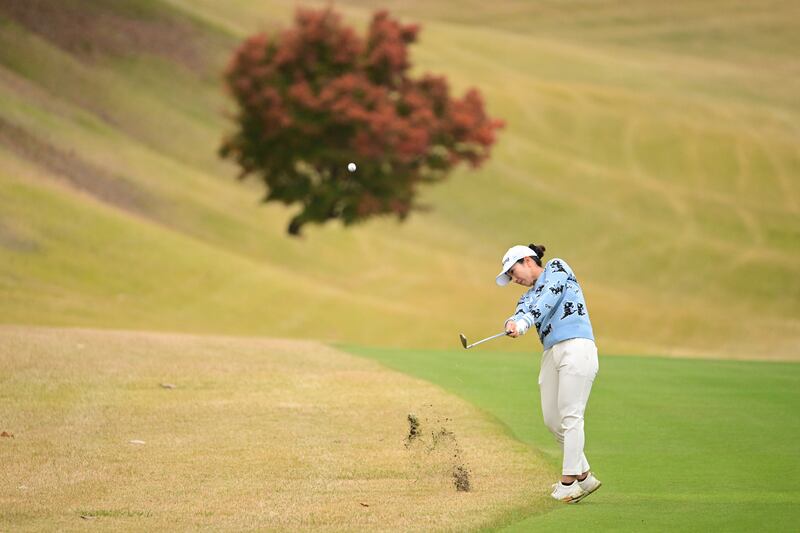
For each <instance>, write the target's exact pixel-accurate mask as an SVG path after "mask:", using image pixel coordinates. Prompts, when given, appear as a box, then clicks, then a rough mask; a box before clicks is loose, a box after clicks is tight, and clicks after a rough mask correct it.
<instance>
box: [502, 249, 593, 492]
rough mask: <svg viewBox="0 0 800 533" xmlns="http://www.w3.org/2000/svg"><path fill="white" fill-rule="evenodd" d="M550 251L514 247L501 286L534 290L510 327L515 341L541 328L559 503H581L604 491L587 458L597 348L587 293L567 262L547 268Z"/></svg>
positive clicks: (542, 377) (542, 381)
mask: <svg viewBox="0 0 800 533" xmlns="http://www.w3.org/2000/svg"><path fill="white" fill-rule="evenodd" d="M544 251H545V247H544V246H541V245H535V244H531V245H528V246H512V247H511V248H509V250H508V252H506V255H505V256H504V257H503V270H502V271H501V272H500V274H498V275H497V284H498V285H500V286H505V285H508V283H509V282H511V281H513V282H514V283H518V284H519V285H522V286H524V287H528V290H527V291H526V292H525V294H523V295H522V297H521V298H520V299H519V302H518V303H517V309H516V313H514V316H512V317H511V318H509V319H508V320H507V321H506V324H505V329H506V332H508V335H509V336H511V337H519V336H520V335H524V334H525V332H526V331H528V329H530V328H531V326H535V327H536V331H537V333H538V334H539V340H541V341H542V345H543V346H544V353H543V354H542V365H541V370H540V372H539V390H540V392H541V397H542V414H543V415H544V423H545V425H546V426H547V428H548V429H549V430H550V432H551V433H553V435H554V436H555V437H556V440H557V441H558V442H559V443H560V444H561V447H562V449H563V452H564V461H563V465H562V470H561V474H562V476H561V481H560V482H559V483H555V484H554V485H553V493H552V496H553V498H555V499H557V500H560V501H563V502H567V503H575V502H578V501H580V500H582V499H583V498H585V497H586V496H588V495H589V494H591V493H592V492H594V491H596V490H597V489H598V488H600V480H598V479H597V478H596V477H594V476H593V475H592V473H591V472H590V470H589V462H588V461H587V460H586V456H585V455H584V453H583V443H584V435H583V414H584V411H585V410H586V402H587V401H588V400H589V393H590V392H591V390H592V382H593V381H594V378H595V376H596V375H597V372H598V369H599V366H598V361H597V347H596V346H595V344H594V335H593V334H592V324H591V322H589V312H588V310H587V309H586V301H585V300H584V298H583V292H581V287H580V285H578V280H577V279H575V275H574V274H573V273H572V269H571V268H570V267H569V265H568V264H567V263H566V261H564V260H563V259H557V258H556V259H551V260H550V261H548V262H547V264H545V265H544V266H542V257H543V256H544Z"/></svg>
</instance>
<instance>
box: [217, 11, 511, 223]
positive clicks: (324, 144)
mask: <svg viewBox="0 0 800 533" xmlns="http://www.w3.org/2000/svg"><path fill="white" fill-rule="evenodd" d="M418 31H419V28H418V26H416V25H404V24H401V23H400V22H398V21H397V20H395V19H393V18H391V17H390V16H389V14H388V13H387V12H385V11H379V12H377V13H375V14H374V16H373V18H372V21H371V23H370V25H369V29H368V31H367V35H366V37H365V38H362V37H360V36H359V35H357V34H356V32H355V31H354V30H353V29H352V28H350V27H348V26H345V25H343V23H342V20H341V17H340V16H339V15H338V14H337V13H336V12H334V11H333V10H332V9H331V8H327V9H323V10H304V9H300V10H298V11H297V13H296V16H295V24H294V27H292V28H290V29H288V30H285V31H284V32H282V33H280V34H279V35H275V36H272V37H270V36H268V35H265V34H259V35H255V36H253V37H250V38H249V39H247V40H246V41H245V42H244V43H243V44H242V45H241V46H240V47H239V49H238V50H236V52H235V54H234V56H233V58H232V60H231V63H230V66H229V67H228V69H227V71H226V81H227V85H228V88H229V89H230V91H231V93H232V95H233V97H234V98H235V100H236V103H237V104H238V113H237V114H236V123H237V131H236V132H235V133H233V134H232V135H230V136H229V137H227V138H226V139H225V140H224V142H223V144H222V147H221V149H220V153H221V155H222V156H223V157H226V158H231V159H234V160H235V161H237V162H238V164H239V165H240V167H241V170H242V173H241V175H242V177H244V176H246V175H249V174H257V175H260V176H261V177H262V178H263V180H264V182H265V183H266V185H267V188H268V193H267V196H266V197H265V201H267V202H269V201H278V202H282V203H284V204H287V205H291V204H295V203H297V204H300V206H301V210H300V212H299V213H298V214H297V215H296V216H295V217H294V218H293V219H292V220H291V222H290V223H289V228H288V231H289V233H290V234H292V235H297V234H299V233H300V230H301V228H302V227H303V225H305V224H306V223H309V222H314V223H324V222H325V221H328V220H331V219H340V220H341V221H342V222H343V223H344V224H346V225H349V224H352V223H355V222H358V221H360V220H364V219H366V218H368V217H370V216H373V215H379V214H396V215H397V216H398V217H399V218H400V219H404V218H405V217H406V216H407V215H408V213H409V212H410V211H411V210H412V209H413V208H414V207H416V206H415V204H414V200H415V194H416V189H417V185H418V184H419V183H431V182H436V181H440V180H442V179H444V178H445V176H446V175H447V173H448V171H450V170H451V169H452V168H453V167H454V166H455V165H457V164H458V163H460V162H462V161H464V162H466V163H468V164H470V165H472V166H473V167H477V166H478V165H479V164H480V163H481V162H482V161H483V160H485V159H486V158H487V157H488V155H489V150H490V147H491V145H492V144H493V143H494V141H495V133H496V130H497V129H498V128H500V127H502V122H501V121H499V120H496V119H493V118H491V117H489V116H488V115H487V114H486V111H485V110H484V105H483V100H482V98H481V95H480V93H478V91H477V90H475V89H471V90H469V91H468V92H467V93H466V94H465V95H464V97H463V98H461V99H457V98H452V97H451V96H450V92H449V88H448V85H447V81H446V80H445V79H444V78H443V77H441V76H433V75H430V74H426V75H422V76H421V77H419V78H416V79H415V78H412V77H411V76H410V75H409V68H410V64H409V58H408V49H407V47H408V44H409V43H412V42H414V41H415V40H416V38H417V33H418ZM351 161H352V162H355V163H356V164H357V170H356V171H355V172H349V171H348V169H347V165H348V163H349V162H351Z"/></svg>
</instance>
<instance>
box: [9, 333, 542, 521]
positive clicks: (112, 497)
mask: <svg viewBox="0 0 800 533" xmlns="http://www.w3.org/2000/svg"><path fill="white" fill-rule="evenodd" d="M0 367H2V368H3V369H4V372H3V374H2V377H1V378H0V423H1V424H2V426H3V427H2V428H0V429H2V430H3V431H7V432H8V433H10V434H13V435H14V437H13V438H3V439H0V464H2V465H3V468H2V470H0V503H1V505H0V507H1V508H2V523H3V527H4V528H5V527H8V528H9V529H12V530H15V531H20V530H22V531H26V530H28V531H32V530H52V529H70V528H77V527H81V525H80V524H82V523H83V521H87V520H88V521H96V522H97V523H98V526H99V527H103V528H111V529H117V528H120V529H140V530H141V529H150V530H153V529H166V528H170V529H174V528H179V529H189V528H196V527H204V528H213V529H236V530H241V529H264V528H266V529H282V530H293V529H307V528H313V529H315V530H331V531H333V530H359V529H360V530H363V529H370V530H393V531H397V530H403V531H413V530H431V529H435V530H465V529H470V528H480V527H486V526H491V525H496V524H502V523H504V521H507V520H508V517H509V516H511V515H515V514H516V515H518V514H520V513H523V514H530V513H535V512H537V511H541V510H544V509H546V508H549V506H550V502H547V501H546V500H545V499H544V495H546V485H547V483H548V481H549V478H550V477H551V475H552V472H551V468H550V467H549V466H547V465H546V464H545V459H544V458H543V457H540V456H538V455H536V454H535V453H534V452H533V451H531V449H530V448H529V447H527V446H525V445H523V444H522V443H520V442H518V441H516V440H515V439H513V438H511V437H510V436H509V435H508V434H507V433H506V431H505V429H504V428H502V426H500V425H498V424H497V423H496V422H494V421H493V420H491V419H490V418H488V417H487V416H486V415H485V414H483V413H482V412H480V411H479V410H477V409H476V408H474V407H472V406H471V405H470V404H468V403H467V402H464V401H462V400H460V399H458V398H456V397H455V396H452V395H450V394H447V393H445V392H444V391H443V390H442V389H440V388H439V387H437V386H434V385H431V384H428V383H426V382H423V381H421V380H418V379H415V378H411V377H408V376H406V375H403V374H401V373H398V372H394V371H391V370H389V369H387V368H385V367H383V366H382V365H379V364H378V363H375V362H373V361H369V360H365V359H361V358H358V357H354V356H351V355H349V354H345V353H343V352H341V351H337V350H336V349H333V348H330V347H327V346H324V345H321V344H319V343H316V342H303V341H288V340H264V339H253V338H235V337H220V336H216V337H212V336H191V335H179V334H156V333H144V332H121V331H98V330H89V329H50V328H28V327H16V326H2V327H0ZM164 383H169V384H171V385H173V387H172V388H169V387H164V386H162V384H164ZM409 413H416V416H417V417H418V431H419V434H418V437H417V438H416V439H415V441H414V442H413V443H412V444H411V445H409V446H406V444H407V443H408V442H409V441H408V439H407V437H408V435H409V418H408V415H409Z"/></svg>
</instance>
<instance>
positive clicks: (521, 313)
mask: <svg viewBox="0 0 800 533" xmlns="http://www.w3.org/2000/svg"><path fill="white" fill-rule="evenodd" d="M509 322H513V323H514V324H516V325H517V333H519V334H520V335H525V332H527V331H528V330H529V329H530V328H531V326H532V325H533V315H532V314H530V313H526V312H525V310H524V309H522V305H520V306H519V307H517V312H516V314H514V316H512V317H509V318H508V320H506V322H505V323H506V325H508V323H509Z"/></svg>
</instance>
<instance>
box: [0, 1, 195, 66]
mask: <svg viewBox="0 0 800 533" xmlns="http://www.w3.org/2000/svg"><path fill="white" fill-rule="evenodd" d="M87 4H88V5H87ZM113 4H114V2H113V0H112V1H108V2H105V1H100V2H91V3H87V2H82V1H75V0H0V14H2V15H3V16H5V17H7V18H9V19H11V20H13V21H14V22H16V23H17V24H19V25H21V26H24V27H25V28H27V29H29V30H30V31H32V32H34V33H36V34H37V35H39V36H40V37H42V38H43V39H46V40H47V41H49V42H51V43H53V44H54V45H55V46H57V47H59V48H61V49H63V50H66V51H67V52H69V53H71V54H73V55H75V56H76V57H78V58H80V59H82V60H84V61H92V60H97V59H100V58H102V57H103V56H106V55H113V56H130V55H134V54H150V55H156V56H161V57H164V58H166V59H168V60H170V61H173V62H175V63H178V64H180V65H183V66H185V67H187V68H189V69H190V70H192V71H195V72H205V71H206V70H207V66H206V64H205V61H204V59H203V48H202V46H201V33H200V32H199V31H197V30H196V29H194V28H193V27H192V26H191V24H189V23H188V22H187V21H185V20H180V19H177V18H172V17H168V16H167V15H166V14H164V15H162V16H154V14H153V13H141V14H134V13H130V14H123V13H120V12H117V11H116V10H117V9H119V8H118V7H117V8H115V6H114V5H113Z"/></svg>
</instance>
